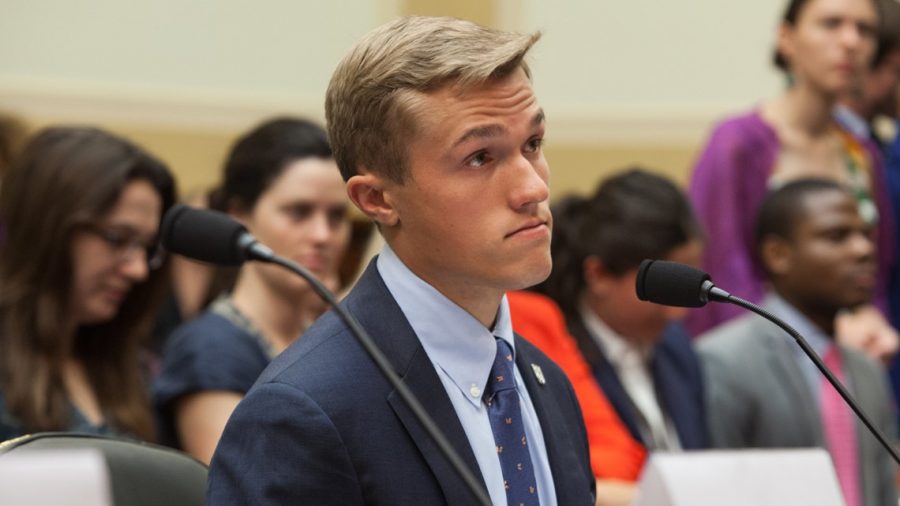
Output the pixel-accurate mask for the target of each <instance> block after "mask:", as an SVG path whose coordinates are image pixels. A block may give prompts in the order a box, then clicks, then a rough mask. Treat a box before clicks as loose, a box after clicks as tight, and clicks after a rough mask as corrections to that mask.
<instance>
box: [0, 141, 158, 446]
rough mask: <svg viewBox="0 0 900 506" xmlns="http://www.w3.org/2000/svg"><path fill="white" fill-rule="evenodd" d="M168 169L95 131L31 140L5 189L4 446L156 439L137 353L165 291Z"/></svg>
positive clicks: (1, 253)
mask: <svg viewBox="0 0 900 506" xmlns="http://www.w3.org/2000/svg"><path fill="white" fill-rule="evenodd" d="M174 200H175V184H174V181H173V179H172V176H171V175H170V174H169V171H168V170H167V169H166V167H165V166H164V165H163V164H162V163H160V162H159V161H157V160H156V159H154V158H153V157H151V156H150V155H148V154H147V153H145V152H144V151H142V150H141V149H140V148H138V147H136V146H134V145H132V144H131V143H129V142H127V141H125V140H123V139H120V138H118V137H115V136H113V135H110V134H108V133H106V132H103V131H101V130H96V129H91V128H50V129H47V130H44V131H42V132H40V133H38V134H37V135H36V136H35V137H34V138H33V139H32V140H31V141H30V142H29V143H28V144H27V145H26V146H25V148H24V151H23V152H22V154H21V155H20V157H18V158H17V159H16V160H15V162H14V163H13V164H12V165H11V166H10V167H9V170H8V171H7V172H6V174H5V175H4V178H3V184H2V185H0V223H3V225H4V237H3V240H2V241H0V440H3V439H7V438H10V437H14V436H18V435H22V434H25V433H29V432H40V431H77V432H91V433H113V434H121V435H127V436H130V437H137V438H141V439H146V440H152V439H154V438H155V431H154V427H153V417H152V412H151V409H150V403H149V399H148V396H147V393H146V390H147V389H146V385H145V384H144V381H143V379H142V378H141V375H140V372H139V371H140V367H139V365H138V352H139V349H140V344H141V340H142V339H143V338H145V337H146V336H147V334H148V331H149V328H148V327H149V324H150V321H151V320H152V317H153V312H154V309H155V302H156V301H157V300H158V299H159V296H160V295H161V293H162V291H163V290H164V286H163V283H164V280H165V273H164V272H161V271H160V269H159V267H160V266H161V262H160V261H161V258H162V257H161V256H159V254H158V248H157V244H156V236H157V231H158V228H159V223H160V219H161V217H162V215H163V213H164V212H165V211H166V209H168V208H169V207H170V206H171V205H172V203H173V202H174Z"/></svg>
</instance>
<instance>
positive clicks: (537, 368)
mask: <svg viewBox="0 0 900 506" xmlns="http://www.w3.org/2000/svg"><path fill="white" fill-rule="evenodd" d="M531 370H532V371H534V377H535V378H537V381H538V383H539V384H541V385H545V384H546V383H547V380H546V379H544V371H542V370H541V366H539V365H537V364H531Z"/></svg>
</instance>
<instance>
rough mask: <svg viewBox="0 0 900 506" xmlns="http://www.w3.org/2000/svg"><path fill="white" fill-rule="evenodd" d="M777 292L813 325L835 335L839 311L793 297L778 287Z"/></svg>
mask: <svg viewBox="0 0 900 506" xmlns="http://www.w3.org/2000/svg"><path fill="white" fill-rule="evenodd" d="M776 293H777V294H778V296H779V297H781V298H782V299H784V301H785V302H787V303H788V304H790V305H791V306H792V307H793V308H794V309H796V310H797V311H798V312H799V313H800V314H802V315H803V316H805V317H806V318H807V319H808V320H809V321H811V322H812V323H813V325H815V326H816V327H818V328H819V330H821V331H822V332H823V333H824V334H825V335H827V336H831V337H833V336H834V319H835V317H836V316H837V311H835V310H830V309H823V308H820V307H816V305H815V304H810V303H808V302H804V301H803V300H802V299H800V298H799V297H793V296H791V295H790V294H787V293H784V292H781V291H778V290H777V289H776Z"/></svg>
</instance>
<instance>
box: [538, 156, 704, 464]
mask: <svg viewBox="0 0 900 506" xmlns="http://www.w3.org/2000/svg"><path fill="white" fill-rule="evenodd" d="M553 215H554V230H553V241H552V242H551V244H552V246H551V251H552V255H553V272H552V273H551V274H550V277H549V278H548V279H547V280H546V281H545V282H544V283H542V284H541V285H539V286H538V290H539V291H541V292H543V293H545V294H546V295H549V296H550V297H551V298H552V299H554V300H556V302H557V303H558V304H559V306H560V308H561V309H562V311H563V314H564V315H565V318H566V323H567V325H568V328H569V332H570V333H571V335H572V336H573V337H574V338H575V340H576V341H577V343H578V348H579V350H580V351H581V354H582V355H583V356H584V358H585V360H586V361H587V363H588V364H589V365H590V367H591V370H592V372H593V375H594V378H595V379H596V381H597V383H598V384H599V385H600V387H601V388H602V390H603V393H604V394H605V395H606V397H607V399H609V402H610V404H612V406H613V407H614V408H615V410H616V413H617V414H618V416H619V418H621V420H622V421H623V422H624V423H625V425H626V427H628V430H629V432H630V433H631V436H632V437H633V438H634V439H635V440H637V441H639V442H640V443H641V444H642V445H643V446H644V448H646V449H647V450H649V451H674V450H681V449H699V448H705V447H707V445H708V435H707V431H706V417H705V412H704V407H703V406H704V404H703V384H702V378H701V373H700V366H699V362H698V360H697V357H696V355H695V354H694V351H693V349H692V347H691V344H690V341H689V339H688V336H687V334H686V333H685V331H684V329H683V328H682V327H681V326H680V325H678V321H679V320H680V319H681V318H683V317H684V315H685V310H684V309H682V308H672V307H666V306H660V305H657V304H651V303H649V302H643V301H640V300H638V299H637V295H636V294H635V291H634V285H635V279H636V277H637V270H638V266H639V264H640V262H641V260H642V259H644V258H657V259H665V260H672V261H678V262H682V263H688V264H697V263H699V258H700V253H701V249H702V242H701V233H700V227H699V225H698V224H697V222H696V220H695V219H694V215H693V213H692V211H691V207H690V204H689V203H688V201H687V197H686V196H684V195H683V194H682V193H681V191H680V190H679V189H678V188H676V187H675V185H674V184H672V183H671V182H670V181H668V180H666V179H665V178H663V177H660V176H657V175H653V174H650V173H648V172H645V171H641V170H631V171H628V172H625V173H622V174H620V175H616V176H613V177H611V178H609V179H608V180H606V181H604V182H603V183H602V184H601V185H600V186H599V187H598V188H597V191H596V192H595V193H594V194H593V195H592V196H590V197H588V198H581V197H570V198H568V199H566V200H565V201H563V202H562V203H560V204H558V205H557V206H555V207H554V209H553Z"/></svg>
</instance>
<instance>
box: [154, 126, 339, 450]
mask: <svg viewBox="0 0 900 506" xmlns="http://www.w3.org/2000/svg"><path fill="white" fill-rule="evenodd" d="M213 200H218V202H212V205H213V207H219V208H223V209H226V210H228V212H229V213H230V214H231V215H232V216H234V217H235V218H237V219H238V220H240V221H241V222H243V223H244V224H245V225H246V226H247V228H248V229H249V230H250V232H251V233H253V234H254V235H255V236H256V238H257V239H259V240H260V241H261V242H262V243H264V244H266V245H268V246H269V247H271V248H272V249H273V250H274V251H275V253H277V254H279V255H281V256H284V257H287V258H290V259H292V260H294V261H296V262H298V263H300V264H302V265H303V266H304V267H306V268H307V269H309V270H310V271H311V272H312V273H313V274H315V275H317V276H318V277H319V278H320V279H321V280H323V281H325V282H326V283H327V284H331V285H332V286H333V287H336V285H337V276H338V266H339V263H340V260H341V257H342V255H343V253H344V250H345V249H346V247H347V242H348V239H349V233H350V224H349V219H348V217H347V210H348V200H347V196H346V193H345V192H344V184H343V181H342V179H341V176H340V173H339V172H338V168H337V165H336V164H335V162H334V160H333V159H332V154H331V148H330V147H329V144H328V140H327V138H326V134H325V131H324V130H323V129H322V128H320V127H319V126H316V125H314V124H312V123H310V122H308V121H304V120H299V119H288V118H285V119H277V120H272V121H268V122H266V123H263V124H262V125H260V126H258V127H257V128H255V129H254V130H252V131H251V132H249V133H247V134H246V135H244V136H243V137H242V138H241V139H239V140H238V141H237V143H236V144H235V145H234V147H233V148H232V151H231V154H230V156H229V158H228V161H227V162H226V165H225V172H224V177H223V181H222V186H221V188H220V189H219V190H218V191H217V192H215V193H214V196H213ZM324 309H325V308H324V306H323V305H322V304H321V302H319V299H318V297H317V296H316V294H315V292H313V291H312V289H311V288H310V287H309V285H308V284H307V283H306V282H305V281H302V280H300V279H298V278H295V277H294V276H292V275H290V274H287V273H285V272H284V271H283V270H282V269H281V268H280V267H278V266H274V265H268V264H261V263H248V264H245V265H244V266H243V267H242V268H241V270H240V272H239V274H238V277H237V281H236V282H235V285H234V288H233V290H232V291H231V293H230V294H229V295H226V296H223V297H221V298H219V299H217V300H216V301H215V302H213V303H212V305H211V306H210V307H209V308H208V309H207V310H206V311H205V312H204V313H203V314H201V315H200V316H199V317H198V318H197V319H195V320H193V321H191V322H188V323H186V324H184V325H183V326H181V327H180V328H179V329H177V330H176V331H175V333H174V334H173V335H172V337H171V338H170V340H169V344H168V345H167V347H166V351H165V353H164V357H163V371H162V374H161V376H160V377H159V379H158V381H157V384H156V396H155V397H156V398H155V401H156V404H157V407H158V409H159V411H160V414H161V416H162V421H163V424H162V430H163V437H164V439H166V440H167V441H166V442H168V443H170V444H173V445H175V446H179V447H181V448H182V449H184V450H185V451H187V452H188V453H190V454H192V455H194V456H195V457H197V458H198V459H199V460H202V461H204V462H209V461H210V459H211V458H212V454H213V451H214V450H215V447H216V444H217V443H218V440H219V437H220V436H221V434H222V430H223V429H224V427H225V422H226V421H227V420H228V417H229V416H230V415H231V412H232V411H233V410H234V408H235V406H237V404H238V402H239V401H240V400H241V398H242V397H243V396H244V394H245V393H246V392H247V390H249V389H250V387H251V386H252V385H253V383H254V382H255V381H256V378H257V376H259V374H260V373H261V372H262V370H263V369H265V367H266V366H267V365H268V363H269V362H270V361H271V359H272V358H274V357H275V355H277V354H278V353H280V352H281V351H282V350H284V349H285V348H286V347H287V346H288V345H289V344H290V343H291V342H293V341H294V340H295V339H296V338H297V337H298V336H300V334H302V333H303V331H304V330H305V329H306V327H308V326H309V325H310V324H311V323H312V321H313V320H315V318H317V317H318V316H319V315H320V314H321V313H322V312H323V311H324Z"/></svg>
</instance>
